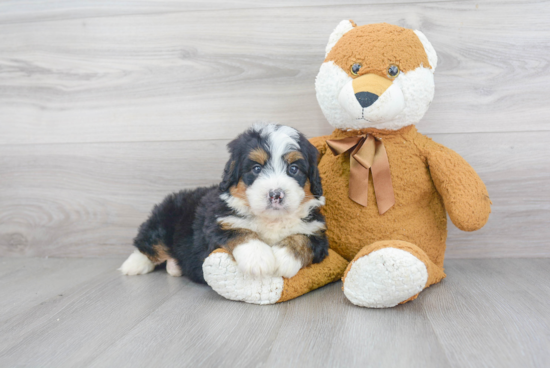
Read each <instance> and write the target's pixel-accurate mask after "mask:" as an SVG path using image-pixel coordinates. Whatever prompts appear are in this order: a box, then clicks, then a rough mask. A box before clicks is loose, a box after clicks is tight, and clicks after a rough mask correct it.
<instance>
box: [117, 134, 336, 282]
mask: <svg viewBox="0 0 550 368" xmlns="http://www.w3.org/2000/svg"><path fill="white" fill-rule="evenodd" d="M228 149H229V152H230V154H231V158H230V159H229V161H228V162H227V164H226V166H225V169H224V172H223V178H222V182H221V183H220V184H219V185H217V186H212V187H208V188H197V189H194V190H182V191H180V192H178V193H174V194H171V195H169V196H168V197H166V198H165V199H164V201H163V202H162V203H160V204H158V205H156V206H155V207H154V209H153V211H152V214H151V216H150V217H149V219H147V221H145V222H144V223H143V224H142V225H141V226H140V228H139V233H138V235H137V237H136V238H135V239H134V245H135V247H136V248H137V249H136V250H135V251H134V253H132V254H131V255H130V257H129V258H128V259H127V260H126V261H125V262H124V263H123V264H122V266H121V267H120V270H121V271H122V273H123V274H125V275H139V274H145V273H148V272H151V271H152V270H153V269H154V268H155V265H157V264H160V263H162V262H165V261H166V262H167V264H166V270H167V272H168V273H169V274H170V275H172V276H182V275H183V276H187V277H189V278H190V279H191V280H193V281H195V282H199V283H205V281H204V277H203V271H202V264H203V261H204V260H205V259H206V257H208V255H209V254H210V253H211V252H212V251H213V250H215V249H217V248H225V249H226V250H228V251H229V252H230V253H231V254H232V255H233V257H234V259H235V261H236V262H237V265H238V267H239V268H240V269H241V270H242V271H243V272H244V273H245V274H249V275H251V276H253V277H261V276H270V275H274V276H284V277H287V278H290V277H292V276H294V275H295V274H296V273H297V272H298V271H299V270H300V269H301V268H302V267H305V266H308V265H310V264H311V263H318V262H321V261H322V260H323V259H324V258H325V257H326V256H327V254H328V241H327V238H326V237H325V219H324V217H323V215H321V213H320V211H319V208H320V207H321V206H322V205H324V203H325V198H324V197H323V190H322V187H321V179H320V177H319V172H318V169H317V155H318V152H317V149H316V148H315V147H314V146H313V145H312V144H310V143H309V142H308V140H307V139H306V138H305V137H304V136H303V135H302V134H301V133H299V132H298V131H296V130H295V129H293V128H290V127H287V126H281V125H274V124H263V125H255V126H253V127H252V128H250V129H248V130H247V131H246V132H244V133H243V134H241V135H240V136H239V137H237V138H236V139H235V140H233V141H232V142H230V143H229V144H228Z"/></svg>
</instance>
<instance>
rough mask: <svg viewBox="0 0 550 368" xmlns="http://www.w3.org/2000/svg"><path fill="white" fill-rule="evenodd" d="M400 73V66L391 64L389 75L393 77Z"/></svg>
mask: <svg viewBox="0 0 550 368" xmlns="http://www.w3.org/2000/svg"><path fill="white" fill-rule="evenodd" d="M398 74H399V67H398V66H397V65H390V67H389V68H388V75H389V76H390V77H392V78H395V77H397V75H398Z"/></svg>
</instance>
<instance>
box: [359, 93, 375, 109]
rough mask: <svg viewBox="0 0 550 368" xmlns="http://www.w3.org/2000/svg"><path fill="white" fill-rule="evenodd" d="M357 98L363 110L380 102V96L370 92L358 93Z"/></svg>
mask: <svg viewBox="0 0 550 368" xmlns="http://www.w3.org/2000/svg"><path fill="white" fill-rule="evenodd" d="M355 98H356V99H357V101H359V104H360V105H361V107H362V108H365V107H369V106H370V105H372V104H373V103H375V102H376V100H378V96H377V95H375V94H374V93H370V92H358V93H356V94H355Z"/></svg>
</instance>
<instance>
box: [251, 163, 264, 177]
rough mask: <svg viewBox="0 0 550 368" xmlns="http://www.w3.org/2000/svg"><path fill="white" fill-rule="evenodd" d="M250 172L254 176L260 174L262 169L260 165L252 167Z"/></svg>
mask: <svg viewBox="0 0 550 368" xmlns="http://www.w3.org/2000/svg"><path fill="white" fill-rule="evenodd" d="M252 172H253V173H254V174H256V175H258V174H259V173H261V172H262V167H261V166H260V165H254V166H252Z"/></svg>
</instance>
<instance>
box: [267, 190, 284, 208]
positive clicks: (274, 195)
mask: <svg viewBox="0 0 550 368" xmlns="http://www.w3.org/2000/svg"><path fill="white" fill-rule="evenodd" d="M268 197H269V202H271V204H274V205H280V204H282V203H283V199H284V198H285V192H284V191H283V190H282V189H274V190H270V191H269V194H268Z"/></svg>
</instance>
